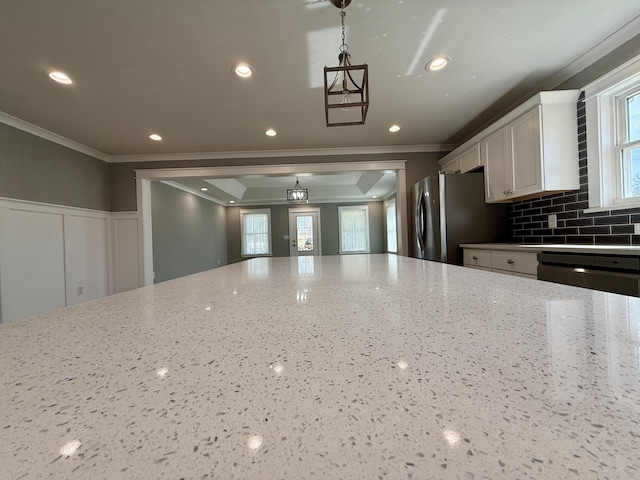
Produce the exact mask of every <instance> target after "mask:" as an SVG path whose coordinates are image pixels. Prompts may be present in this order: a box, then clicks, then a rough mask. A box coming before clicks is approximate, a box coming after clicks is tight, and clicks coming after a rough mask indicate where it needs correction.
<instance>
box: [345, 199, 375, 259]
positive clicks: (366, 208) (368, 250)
mask: <svg viewBox="0 0 640 480" xmlns="http://www.w3.org/2000/svg"><path fill="white" fill-rule="evenodd" d="M342 210H364V212H365V223H366V231H367V248H366V249H365V250H342V221H341V215H340V212H341V211H342ZM369 237H370V229H369V205H344V206H338V253H339V254H340V255H349V254H358V253H371V239H370V238H369Z"/></svg>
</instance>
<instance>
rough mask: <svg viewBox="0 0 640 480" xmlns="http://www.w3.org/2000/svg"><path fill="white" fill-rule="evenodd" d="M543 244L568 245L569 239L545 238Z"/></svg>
mask: <svg viewBox="0 0 640 480" xmlns="http://www.w3.org/2000/svg"><path fill="white" fill-rule="evenodd" d="M542 243H547V244H548V243H559V244H564V243H567V239H566V237H561V236H550V237H544V238H543V239H542Z"/></svg>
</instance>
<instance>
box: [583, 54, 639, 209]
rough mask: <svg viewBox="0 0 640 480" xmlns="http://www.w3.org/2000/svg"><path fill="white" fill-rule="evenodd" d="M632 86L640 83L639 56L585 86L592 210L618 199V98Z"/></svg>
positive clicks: (609, 204) (610, 204)
mask: <svg viewBox="0 0 640 480" xmlns="http://www.w3.org/2000/svg"><path fill="white" fill-rule="evenodd" d="M633 85H640V55H639V56H637V57H635V58H633V59H631V60H629V61H628V62H626V63H624V64H623V65H621V66H619V67H618V68H616V69H614V70H612V71H611V72H609V73H607V74H606V75H603V76H602V77H600V78H598V79H597V80H595V81H594V82H591V83H590V84H589V85H587V86H586V87H584V92H585V109H586V124H587V167H588V171H589V209H590V211H594V210H592V209H595V208H600V207H613V206H614V205H616V203H618V202H619V201H618V200H617V198H618V196H619V195H618V186H617V184H618V182H617V173H616V172H617V169H618V166H617V164H618V159H617V155H616V151H615V150H616V143H617V138H618V132H617V120H616V118H615V116H616V97H617V96H618V95H621V94H622V93H623V92H624V91H625V90H627V89H629V88H630V87H631V86H633ZM625 203H626V202H625ZM616 206H617V205H616ZM636 206H638V205H637V203H636V204H627V205H626V207H627V208H632V207H636ZM620 207H622V208H624V206H623V205H620Z"/></svg>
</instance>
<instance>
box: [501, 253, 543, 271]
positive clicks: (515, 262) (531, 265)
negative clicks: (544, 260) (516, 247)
mask: <svg viewBox="0 0 640 480" xmlns="http://www.w3.org/2000/svg"><path fill="white" fill-rule="evenodd" d="M491 268H492V269H494V270H504V271H506V272H514V273H525V274H527V275H537V270H538V257H537V254H536V253H523V252H503V251H495V250H494V251H493V253H492V255H491Z"/></svg>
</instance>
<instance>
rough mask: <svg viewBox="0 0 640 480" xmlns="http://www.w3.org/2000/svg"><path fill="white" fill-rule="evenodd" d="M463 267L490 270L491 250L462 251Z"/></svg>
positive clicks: (466, 249)
mask: <svg viewBox="0 0 640 480" xmlns="http://www.w3.org/2000/svg"><path fill="white" fill-rule="evenodd" d="M464 266H465V267H485V268H491V250H474V249H468V248H465V249H464Z"/></svg>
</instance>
